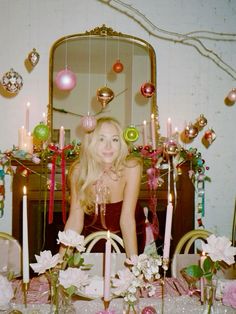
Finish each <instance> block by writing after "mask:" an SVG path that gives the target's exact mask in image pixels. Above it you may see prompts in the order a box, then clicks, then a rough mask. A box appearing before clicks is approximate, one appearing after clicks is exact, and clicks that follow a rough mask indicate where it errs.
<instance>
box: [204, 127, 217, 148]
mask: <svg viewBox="0 0 236 314" xmlns="http://www.w3.org/2000/svg"><path fill="white" fill-rule="evenodd" d="M204 139H205V140H206V141H207V142H208V144H209V145H211V144H212V143H213V142H214V140H215V139H216V134H215V131H214V130H213V129H209V130H207V131H206V132H205V134H204Z"/></svg>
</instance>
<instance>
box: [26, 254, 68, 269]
mask: <svg viewBox="0 0 236 314" xmlns="http://www.w3.org/2000/svg"><path fill="white" fill-rule="evenodd" d="M35 258H36V261H37V263H32V264H30V266H31V268H33V270H34V272H35V273H38V274H39V275H40V274H43V273H45V272H46V270H48V269H50V268H53V267H55V266H56V265H57V264H59V263H62V260H61V256H60V254H59V253H57V254H55V255H53V256H52V253H51V251H47V250H45V251H43V252H40V255H35Z"/></svg>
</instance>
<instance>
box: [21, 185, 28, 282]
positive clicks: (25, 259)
mask: <svg viewBox="0 0 236 314" xmlns="http://www.w3.org/2000/svg"><path fill="white" fill-rule="evenodd" d="M22 217H23V222H22V227H23V228H22V229H23V230H22V234H23V235H22V238H23V245H22V247H23V257H22V265H23V283H28V282H29V240H28V217H27V190H26V186H24V187H23V215H22Z"/></svg>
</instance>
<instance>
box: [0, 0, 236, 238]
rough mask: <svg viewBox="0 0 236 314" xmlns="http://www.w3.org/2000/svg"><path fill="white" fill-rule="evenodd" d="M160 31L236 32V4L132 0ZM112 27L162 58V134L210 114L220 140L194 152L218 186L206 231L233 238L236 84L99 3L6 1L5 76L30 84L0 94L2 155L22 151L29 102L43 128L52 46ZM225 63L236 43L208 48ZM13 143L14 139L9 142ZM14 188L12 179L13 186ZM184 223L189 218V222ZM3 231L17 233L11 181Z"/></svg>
mask: <svg viewBox="0 0 236 314" xmlns="http://www.w3.org/2000/svg"><path fill="white" fill-rule="evenodd" d="M124 2H125V3H128V4H132V5H133V6H134V7H135V8H136V9H138V10H139V11H140V12H141V13H142V14H144V15H145V16H146V18H148V19H149V20H150V21H151V22H152V23H153V24H155V25H156V26H158V27H159V28H161V29H165V30H168V31H172V32H179V33H188V32H191V31H196V30H210V31H214V32H220V33H223V32H224V33H233V32H235V18H236V2H235V1H226V0H225V1H222V0H211V1H210V0H208V1H206V0H198V1H196V0H165V1H163V0H149V1H143V0H133V1H131V0H130V1H128V0H125V1H124ZM102 24H106V25H107V26H110V27H112V28H113V29H114V30H119V31H121V32H124V33H129V34H132V35H134V36H138V37H141V38H143V39H145V40H147V41H150V42H151V44H152V45H153V46H154V48H155V50H156V55H157V100H158V106H159V113H160V124H161V133H163V134H165V132H166V130H165V128H166V121H167V118H168V117H169V116H171V118H172V121H173V123H174V125H176V126H177V127H178V128H179V129H183V126H184V123H185V122H189V121H192V122H195V120H196V119H197V117H198V116H199V115H200V114H201V113H203V114H204V115H205V116H206V117H207V119H208V125H209V127H212V128H213V129H214V130H215V132H216V135H217V139H216V140H215V142H214V143H213V144H212V145H211V146H210V148H208V149H205V148H204V146H203V145H202V144H201V137H202V135H203V134H202V133H201V134H200V135H199V136H198V137H197V138H196V139H195V140H194V142H193V143H192V144H191V146H194V147H197V148H198V149H199V150H200V151H201V152H202V154H203V157H204V159H205V160H206V163H207V165H209V167H210V170H209V171H208V175H209V176H210V177H211V179H212V182H211V183H208V184H207V185H206V217H205V218H204V220H203V222H204V224H205V226H206V228H207V229H212V230H214V231H217V232H218V233H219V234H226V235H227V236H231V230H232V219H233V211H234V203H235V178H236V170H235V169H236V167H235V157H236V145H235V138H234V136H235V117H236V115H235V110H236V108H235V107H236V105H234V106H231V107H228V106H226V105H225V104H224V98H225V96H226V94H227V93H228V92H229V90H230V89H231V88H232V87H236V82H235V79H233V78H232V77H230V76H229V75H228V74H227V73H225V72H224V71H222V70H221V69H220V68H219V67H217V66H216V64H215V63H214V62H213V61H211V60H209V59H208V58H206V57H203V56H201V55H200V54H199V53H198V52H197V51H196V49H194V48H192V47H190V46H183V45H181V44H176V43H173V42H170V41H166V40H163V39H161V38H157V37H154V36H151V35H150V34H149V33H148V32H147V31H146V30H145V29H144V28H143V27H142V26H141V25H140V24H138V23H137V22H136V21H135V20H134V19H132V18H130V17H128V16H127V15H125V14H123V13H122V12H120V11H117V10H115V9H113V8H111V7H109V6H108V5H107V4H105V3H103V2H101V1H97V0H79V1H78V0H67V1H63V0H41V1H38V0H10V1H9V0H0V40H1V50H0V69H1V72H0V73H1V76H2V75H3V73H5V72H7V71H8V70H9V69H10V68H14V69H15V70H16V71H17V72H19V73H20V74H21V75H22V76H23V78H24V86H23V89H22V90H21V91H20V92H19V94H18V95H17V96H16V97H11V98H6V97H4V96H3V95H2V94H0V116H1V123H0V134H1V137H0V149H1V151H4V150H6V149H9V148H11V147H12V145H13V144H17V128H18V127H20V126H21V125H22V124H24V113H25V106H26V103H27V101H30V102H31V109H30V127H31V129H33V127H34V126H35V125H36V124H38V122H39V121H40V120H41V117H42V112H43V111H46V107H47V103H48V56H49V49H50V46H51V45H52V43H53V42H54V41H55V40H56V39H58V38H59V37H62V36H64V35H66V34H70V33H77V32H78V33H79V32H84V31H86V30H90V29H93V28H94V27H96V26H101V25H102ZM234 38H235V37H234ZM204 43H205V44H206V45H207V46H208V47H209V49H210V50H211V49H212V50H214V51H215V52H216V53H217V54H218V55H219V56H220V57H221V58H222V59H224V60H225V62H226V63H228V64H230V65H231V66H232V67H233V68H236V43H235V42H224V41H207V40H204ZM34 47H35V48H36V49H37V50H38V52H39V53H40V61H39V64H38V65H37V66H36V67H35V69H34V70H33V71H32V72H31V73H28V72H27V70H26V68H25V66H24V60H25V58H26V57H27V55H28V53H29V52H30V51H31V50H32V48H34ZM235 75H236V74H235ZM6 135H7V136H6ZM7 180H8V179H7ZM183 219H184V217H183ZM0 230H1V231H9V232H11V191H10V183H9V180H8V184H7V190H6V206H5V215H4V218H3V219H0Z"/></svg>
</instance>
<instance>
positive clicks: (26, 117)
mask: <svg viewBox="0 0 236 314" xmlns="http://www.w3.org/2000/svg"><path fill="white" fill-rule="evenodd" d="M29 107H30V102H29V101H28V102H27V105H26V113H25V129H26V132H28V131H29V112H30V110H29Z"/></svg>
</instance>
